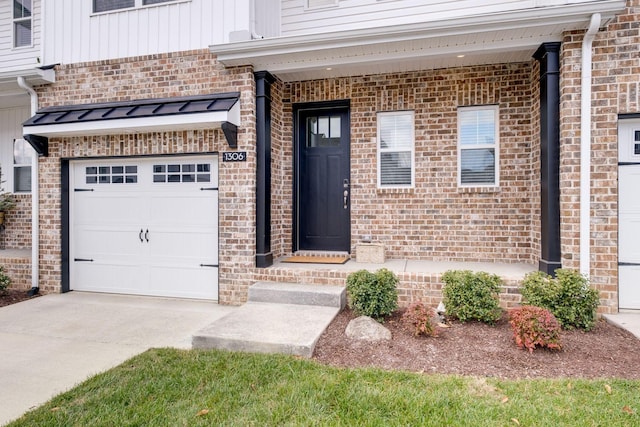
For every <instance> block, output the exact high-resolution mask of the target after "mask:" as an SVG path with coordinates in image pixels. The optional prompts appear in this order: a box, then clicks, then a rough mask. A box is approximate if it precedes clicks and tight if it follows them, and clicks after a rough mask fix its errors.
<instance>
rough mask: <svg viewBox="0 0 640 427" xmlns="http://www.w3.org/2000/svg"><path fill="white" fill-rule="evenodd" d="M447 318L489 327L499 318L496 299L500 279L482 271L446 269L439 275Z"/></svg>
mask: <svg viewBox="0 0 640 427" xmlns="http://www.w3.org/2000/svg"><path fill="white" fill-rule="evenodd" d="M442 280H443V281H444V283H445V285H444V287H443V288H442V293H443V295H444V306H445V309H446V310H447V315H449V316H451V317H453V318H456V319H458V320H460V321H461V322H466V321H468V320H479V321H481V322H485V323H489V324H493V323H495V322H496V321H497V320H498V319H500V317H501V316H502V309H501V308H500V303H499V300H498V293H499V292H500V285H501V284H502V280H501V279H500V277H498V276H497V275H495V274H489V273H485V272H483V271H481V272H477V273H474V272H472V271H469V270H449V271H447V272H446V273H444V274H443V275H442Z"/></svg>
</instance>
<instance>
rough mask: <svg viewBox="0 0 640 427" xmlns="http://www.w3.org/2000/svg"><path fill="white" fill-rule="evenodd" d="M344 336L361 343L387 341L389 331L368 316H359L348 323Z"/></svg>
mask: <svg viewBox="0 0 640 427" xmlns="http://www.w3.org/2000/svg"><path fill="white" fill-rule="evenodd" d="M345 334H346V335H347V337H349V338H353V339H356V340H363V341H388V340H390V339H391V331H389V329H387V328H385V327H384V326H382V325H381V324H380V323H378V322H376V321H375V320H373V319H372V318H371V317H368V316H360V317H357V318H355V319H353V320H352V321H350V322H349V324H348V325H347V329H346V330H345Z"/></svg>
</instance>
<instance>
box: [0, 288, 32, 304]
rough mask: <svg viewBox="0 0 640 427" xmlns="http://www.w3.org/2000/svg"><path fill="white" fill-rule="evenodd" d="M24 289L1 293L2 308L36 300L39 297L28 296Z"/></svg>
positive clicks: (7, 290) (8, 290)
mask: <svg viewBox="0 0 640 427" xmlns="http://www.w3.org/2000/svg"><path fill="white" fill-rule="evenodd" d="M27 292H28V291H26V290H24V289H5V291H4V292H2V291H0V307H5V306H7V305H11V304H16V303H19V302H22V301H25V300H28V299H31V298H36V297H37V296H38V295H34V296H32V297H30V296H29V295H27Z"/></svg>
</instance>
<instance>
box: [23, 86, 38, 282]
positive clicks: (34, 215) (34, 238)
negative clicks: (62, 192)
mask: <svg viewBox="0 0 640 427" xmlns="http://www.w3.org/2000/svg"><path fill="white" fill-rule="evenodd" d="M18 86H20V87H21V88H22V89H24V90H25V91H27V93H28V94H29V96H30V97H31V116H32V117H33V116H34V115H35V114H36V112H37V111H38V94H37V93H36V91H35V90H33V88H32V87H31V86H30V85H29V84H28V83H27V82H26V80H25V79H24V77H21V76H20V77H18ZM39 201H40V188H39V185H38V154H37V153H36V152H35V150H34V151H33V156H32V158H31V290H30V291H29V292H30V293H32V294H34V293H37V292H38V289H39V287H40V286H39V282H40V276H39V271H40V269H39V267H40V240H39V237H40V236H39V231H40V218H39V215H38V211H39V209H40V208H39Z"/></svg>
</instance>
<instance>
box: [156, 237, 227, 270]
mask: <svg viewBox="0 0 640 427" xmlns="http://www.w3.org/2000/svg"><path fill="white" fill-rule="evenodd" d="M150 239H153V245H150V246H149V251H150V255H151V257H152V258H153V259H154V260H157V259H159V258H162V259H166V260H167V261H169V260H170V259H174V260H175V261H176V262H181V263H182V262H183V260H185V259H186V260H195V261H197V262H198V263H200V262H206V263H217V262H218V233H217V231H216V230H212V229H210V230H193V229H191V230H186V229H182V230H176V231H173V232H160V233H154V234H152V235H150ZM171 248H180V250H178V251H171ZM169 253H171V255H170V256H168V255H167V254H169Z"/></svg>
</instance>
